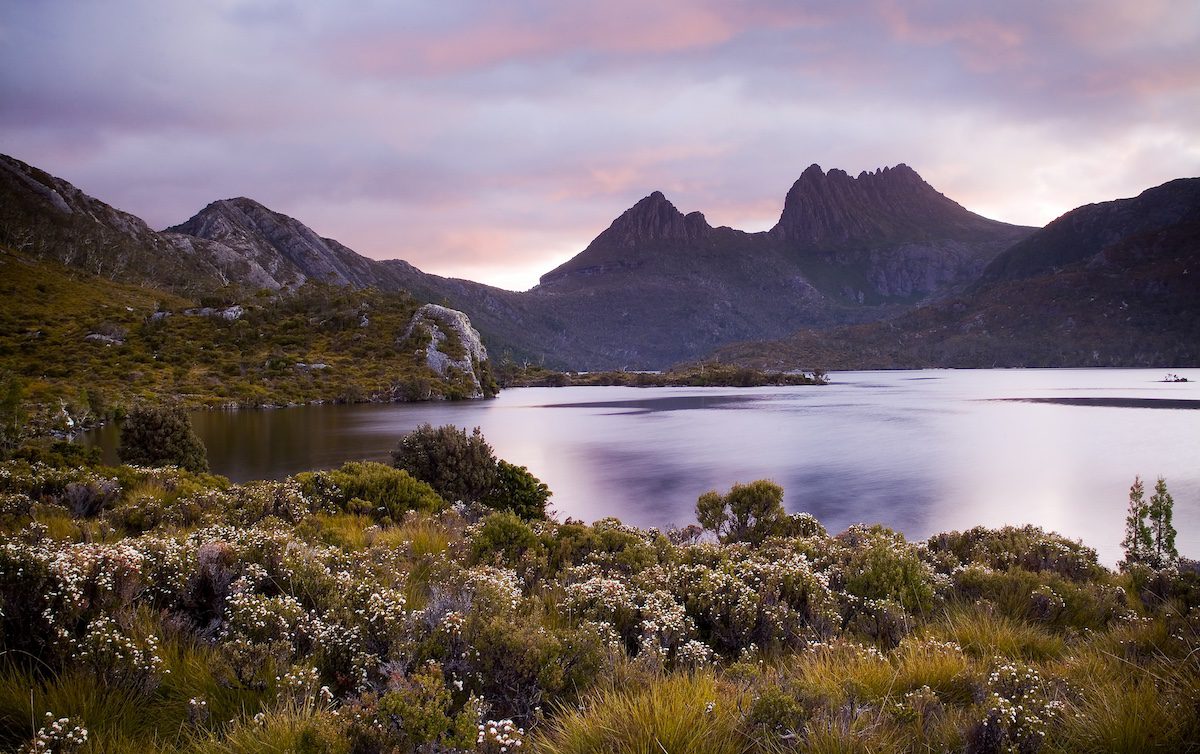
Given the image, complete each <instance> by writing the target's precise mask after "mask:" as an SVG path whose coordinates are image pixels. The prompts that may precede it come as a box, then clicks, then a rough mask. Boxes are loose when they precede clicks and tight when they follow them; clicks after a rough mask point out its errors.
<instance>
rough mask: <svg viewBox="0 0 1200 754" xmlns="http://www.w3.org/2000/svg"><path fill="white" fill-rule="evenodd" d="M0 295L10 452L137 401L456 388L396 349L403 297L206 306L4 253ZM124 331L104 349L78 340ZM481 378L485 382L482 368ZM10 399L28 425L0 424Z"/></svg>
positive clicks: (267, 402)
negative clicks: (18, 433) (222, 311)
mask: <svg viewBox="0 0 1200 754" xmlns="http://www.w3.org/2000/svg"><path fill="white" fill-rule="evenodd" d="M89 222H90V220H89ZM0 297H3V299H4V302H5V305H4V307H3V309H0V425H4V426H8V427H10V428H12V427H17V428H20V429H21V430H22V437H21V438H17V439H16V440H13V441H7V440H4V438H3V437H0V441H5V442H10V449H11V448H15V447H16V446H17V445H19V444H20V441H21V440H22V439H23V438H24V437H25V436H37V435H42V434H46V433H49V432H71V431H77V430H78V429H79V428H80V427H81V426H93V425H95V424H96V423H98V422H101V421H104V420H105V419H107V418H111V417H114V416H118V417H119V416H120V415H121V414H122V413H123V412H124V411H126V410H128V409H129V408H131V407H132V406H133V405H134V404H136V403H138V402H141V401H146V400H156V401H161V400H164V399H175V400H178V401H180V402H182V403H183V404H184V405H185V406H186V407H188V408H196V407H209V408H214V407H230V406H247V407H249V406H284V405H294V404H300V403H312V402H317V401H321V402H360V401H395V400H435V399H441V398H448V397H452V394H456V392H455V391H458V390H459V389H460V388H459V386H458V385H457V383H456V381H455V380H454V379H444V378H441V377H439V376H438V375H437V374H435V373H434V372H433V371H432V370H430V369H429V367H428V366H427V364H426V363H425V360H424V354H423V353H422V354H420V355H418V354H416V353H415V352H414V351H412V350H411V349H406V348H405V347H404V345H403V344H402V343H400V342H398V341H397V335H398V334H401V333H403V332H404V330H405V328H406V327H407V325H408V322H409V320H411V318H412V315H413V313H414V312H415V311H416V309H417V307H418V305H419V304H418V302H417V301H416V300H414V299H413V298H412V296H410V295H408V294H407V293H402V292H385V291H378V290H371V289H367V290H363V289H353V288H349V287H342V286H336V285H330V284H325V283H319V282H315V281H309V282H307V283H305V284H304V285H302V286H300V287H299V288H295V289H288V290H286V291H283V292H279V293H274V294H270V295H257V294H256V292H254V291H243V290H239V289H236V288H231V289H229V290H227V291H226V292H225V293H224V294H223V295H221V296H220V297H219V298H220V300H212V301H207V302H201V301H200V300H199V299H198V298H185V297H183V296H180V295H177V294H173V293H169V292H166V291H163V290H159V289H155V288H153V287H143V286H138V285H130V284H125V283H118V282H114V281H112V280H110V279H107V278H106V277H101V276H95V275H91V274H88V273H85V272H83V271H81V270H79V269H76V268H72V267H65V266H62V265H59V264H56V263H54V262H51V261H48V260H46V259H41V260H35V259H30V258H27V257H25V256H21V255H18V254H9V253H6V252H5V251H4V249H3V248H0ZM232 304H237V305H239V306H241V307H242V309H243V311H242V315H241V316H240V317H238V318H235V319H226V318H223V317H220V316H213V315H204V314H201V313H199V312H200V311H202V310H201V309H199V308H198V307H199V306H202V305H207V306H211V305H217V306H220V307H224V306H230V305H232ZM121 331H123V333H124V334H123V336H122V337H121V338H116V339H114V340H113V341H112V342H105V341H102V340H95V339H93V340H86V338H87V336H88V335H91V334H97V335H103V334H105V333H119V332H121ZM479 371H480V373H481V375H482V377H483V379H484V383H485V385H490V383H489V382H488V379H489V366H488V364H487V363H484V364H483V365H480V368H479ZM81 386H86V387H81ZM15 393H19V404H18V405H17V407H16V408H17V411H18V412H19V414H20V419H22V420H23V421H17V422H15V423H14V422H9V423H8V424H4V422H5V417H9V418H11V417H12V412H11V411H9V412H8V413H7V414H6V413H5V409H4V406H5V405H8V404H6V403H5V401H4V397H5V396H7V395H12V394H15ZM67 419H69V420H70V421H69V422H68V421H67Z"/></svg>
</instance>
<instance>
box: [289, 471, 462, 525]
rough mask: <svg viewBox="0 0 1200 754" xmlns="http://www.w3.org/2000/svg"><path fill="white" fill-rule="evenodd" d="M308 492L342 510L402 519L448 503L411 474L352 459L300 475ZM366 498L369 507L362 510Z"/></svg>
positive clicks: (428, 511)
mask: <svg viewBox="0 0 1200 754" xmlns="http://www.w3.org/2000/svg"><path fill="white" fill-rule="evenodd" d="M296 481H297V482H299V483H300V487H301V489H302V490H304V493H305V494H307V495H310V496H315V497H318V498H323V499H324V501H325V502H328V503H331V504H332V505H334V506H336V507H337V508H338V509H339V510H342V511H346V512H350V513H363V514H368V515H371V516H372V517H374V518H376V519H382V518H390V519H391V520H393V521H399V520H400V519H401V518H403V516H404V514H405V513H406V512H407V511H410V510H412V511H420V512H422V513H435V512H437V511H440V510H443V509H444V508H445V507H446V502H445V500H443V499H442V498H441V497H439V496H438V494H437V492H435V491H434V489H433V488H432V487H430V486H429V485H428V484H426V483H425V482H422V481H421V480H420V479H414V478H413V476H412V475H411V474H409V473H408V472H407V471H403V470H401V469H395V468H392V467H391V466H387V465H386V464H382V463H375V462H373V461H351V462H350V463H346V464H343V465H342V467H341V468H339V469H334V470H332V471H316V472H305V473H303V474H297V475H296ZM362 501H366V502H367V503H370V505H369V506H368V509H367V510H358V508H359V507H360V506H361V503H362Z"/></svg>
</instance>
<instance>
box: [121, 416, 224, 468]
mask: <svg viewBox="0 0 1200 754" xmlns="http://www.w3.org/2000/svg"><path fill="white" fill-rule="evenodd" d="M118 452H119V453H120V455H121V460H122V461H123V462H124V463H127V464H132V465H136V466H178V467H179V468H181V469H187V470H188V471H193V472H196V473H198V474H200V473H204V472H206V471H208V449H207V448H205V447H204V443H203V442H202V441H201V440H200V438H199V437H198V436H197V435H196V432H195V430H193V429H192V421H191V419H189V418H188V415H187V412H186V411H184V409H183V407H182V406H179V405H173V406H150V405H145V404H141V405H138V406H135V407H134V408H133V410H132V411H130V412H129V415H128V416H126V417H125V421H124V423H122V424H121V446H120V448H119V451H118Z"/></svg>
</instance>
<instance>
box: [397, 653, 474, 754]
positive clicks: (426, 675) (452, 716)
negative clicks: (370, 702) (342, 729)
mask: <svg viewBox="0 0 1200 754" xmlns="http://www.w3.org/2000/svg"><path fill="white" fill-rule="evenodd" d="M393 686H395V688H394V689H393V690H391V691H388V692H387V693H386V694H384V695H383V696H382V697H380V699H379V707H378V710H377V711H376V720H377V725H378V727H379V728H381V729H382V730H383V732H384V734H385V737H386V742H387V744H390V745H392V746H396V747H398V750H399V751H418V750H420V751H424V750H425V748H424V747H426V746H427V745H430V744H440V745H441V746H444V747H447V748H456V749H468V748H471V746H472V744H474V742H475V735H476V727H475V716H474V715H473V714H472V710H470V709H469V708H468V709H465V710H462V711H460V712H458V713H457V714H456V713H455V712H454V710H453V698H452V696H451V694H450V691H449V689H447V688H446V682H445V679H444V677H443V675H442V669H441V666H439V665H438V664H437V663H430V664H428V665H426V666H425V667H424V668H421V669H420V670H418V671H417V672H415V673H413V674H411V675H409V676H408V677H407V678H401V679H397V680H396V681H394V682H393Z"/></svg>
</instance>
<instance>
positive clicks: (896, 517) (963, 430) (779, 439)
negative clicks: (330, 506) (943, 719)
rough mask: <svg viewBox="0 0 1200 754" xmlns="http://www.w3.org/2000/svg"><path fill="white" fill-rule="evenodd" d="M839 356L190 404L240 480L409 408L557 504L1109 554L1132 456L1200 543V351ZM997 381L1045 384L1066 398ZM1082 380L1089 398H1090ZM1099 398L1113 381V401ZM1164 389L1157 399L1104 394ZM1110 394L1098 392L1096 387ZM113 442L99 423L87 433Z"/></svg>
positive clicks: (1192, 547) (393, 434) (373, 444)
mask: <svg viewBox="0 0 1200 754" xmlns="http://www.w3.org/2000/svg"><path fill="white" fill-rule="evenodd" d="M1165 373H1166V370H1160V369H1155V370H1124V369H1121V370H1116V369H1105V370H1100V369H1090V370H973V371H953V370H936V371H920V372H842V373H836V374H834V375H833V379H834V384H831V385H828V386H825V387H788V388H753V389H733V388H651V389H638V388H616V387H597V388H584V387H580V388H528V389H521V390H506V391H504V392H503V393H502V394H501V396H500V397H499V398H498V399H496V400H494V401H488V402H471V403H454V404H416V405H414V404H396V405H356V406H311V407H302V408H291V409H281V410H273V411H235V412H203V413H198V414H196V415H194V417H193V420H194V422H195V424H196V429H197V431H198V432H199V433H200V436H201V437H202V438H203V439H204V442H205V443H206V444H207V445H208V450H209V457H210V461H211V463H212V466H213V470H214V471H216V472H217V473H220V474H224V475H226V476H229V477H230V478H232V479H234V480H237V481H243V480H247V479H256V478H280V477H283V476H286V475H288V474H291V473H294V472H297V471H301V470H305V469H313V468H328V467H331V466H336V465H338V464H340V463H341V462H343V461H345V460H350V459H375V460H381V461H382V460H387V459H388V456H389V453H390V451H391V449H392V447H394V445H395V444H396V441H397V439H398V438H399V437H400V436H401V435H402V434H404V433H405V432H406V431H408V430H410V429H412V428H413V427H415V426H417V425H419V424H422V423H424V422H429V423H432V424H435V425H437V424H447V423H452V424H458V425H460V426H465V427H472V426H476V425H478V426H480V427H482V428H483V432H484V435H485V436H486V437H487V439H488V441H489V442H490V443H491V444H492V445H493V446H494V447H495V449H496V454H497V455H498V456H500V457H502V458H505V459H507V460H509V461H512V462H514V463H518V464H522V465H525V466H528V467H529V468H530V470H531V471H533V472H534V473H535V474H536V475H537V476H538V477H540V478H541V479H543V480H544V481H545V482H546V483H547V484H549V485H550V488H551V489H552V490H554V493H555V494H554V497H553V499H552V501H551V502H552V504H553V507H554V508H555V509H556V510H557V511H558V513H559V516H560V517H563V516H568V515H569V516H573V517H575V518H582V519H585V520H589V521H590V520H594V519H597V518H600V517H603V516H617V517H619V518H620V519H621V520H623V521H625V522H627V523H632V524H637V525H641V526H666V525H670V524H680V525H682V524H687V523H690V522H691V521H693V520H694V515H693V505H694V504H695V501H696V497H697V496H698V495H699V494H700V493H702V492H704V491H705V490H707V489H711V488H718V489H721V490H724V489H727V488H728V487H729V486H730V485H731V484H732V483H733V482H738V481H751V480H754V479H759V478H770V479H774V480H775V481H777V482H779V483H780V484H782V485H783V486H784V489H785V491H786V497H785V500H784V502H785V505H786V506H787V508H788V509H789V510H790V511H809V512H811V513H813V514H814V515H816V516H817V517H818V518H819V519H820V520H821V521H822V522H823V523H824V524H825V525H826V526H827V527H828V528H829V529H830V530H831V531H840V530H841V529H843V528H845V527H846V526H847V525H849V524H851V523H854V522H858V521H864V522H881V523H884V524H887V525H889V526H892V527H895V528H897V529H899V530H901V531H903V532H904V533H905V534H906V535H908V536H910V537H925V536H927V535H929V534H931V533H934V532H938V531H945V530H949V529H961V528H966V527H970V526H973V525H976V524H983V525H988V526H998V525H1002V524H1024V523H1033V524H1038V525H1040V526H1044V527H1046V528H1048V529H1053V530H1057V531H1060V532H1062V533H1064V534H1067V535H1069V536H1071V537H1073V538H1081V539H1083V540H1084V542H1085V543H1086V544H1088V545H1090V546H1092V547H1095V548H1097V549H1098V550H1099V551H1100V555H1101V558H1102V559H1103V560H1104V561H1106V562H1108V563H1109V564H1112V563H1114V562H1115V561H1116V560H1117V559H1118V558H1119V557H1120V554H1121V552H1120V547H1119V545H1118V543H1119V541H1120V539H1121V534H1122V527H1123V519H1124V512H1125V504H1126V500H1127V494H1128V488H1129V485H1130V484H1131V483H1132V481H1133V478H1134V475H1135V474H1140V475H1141V476H1142V477H1143V479H1147V480H1149V481H1148V484H1147V489H1148V492H1149V488H1151V487H1152V486H1153V481H1154V479H1155V478H1156V477H1158V476H1160V475H1161V476H1164V477H1166V479H1167V482H1168V485H1169V488H1170V491H1171V493H1172V494H1173V495H1174V498H1175V526H1176V528H1177V529H1178V530H1179V538H1178V545H1179V549H1180V551H1181V552H1182V553H1183V554H1185V555H1190V556H1192V557H1200V410H1195V409H1196V408H1198V407H1200V370H1181V371H1179V374H1180V375H1182V376H1186V377H1188V379H1189V380H1190V382H1188V383H1177V384H1167V383H1162V382H1159V380H1161V379H1162V378H1163V376H1164V374H1165ZM1009 399H1055V400H1066V401H1070V403H1069V404H1066V405H1064V404H1056V403H1049V402H1025V401H1023V400H1021V401H1014V400H1009ZM1096 399H1103V400H1098V403H1099V404H1100V405H1092V404H1091V401H1093V400H1096ZM1114 399H1115V400H1114ZM1157 399H1166V400H1167V401H1169V402H1165V403H1160V404H1158V405H1159V406H1170V407H1169V408H1164V407H1158V408H1150V407H1126V406H1122V405H1115V406H1114V405H1111V404H1112V403H1118V404H1124V403H1132V404H1137V403H1139V402H1146V401H1148V400H1157ZM1105 404H1109V405H1105ZM93 440H95V441H99V442H101V443H103V444H105V445H106V446H107V447H108V448H109V449H110V451H111V448H112V447H113V445H114V443H115V429H114V428H106V429H105V430H104V431H102V433H101V436H100V437H99V438H93Z"/></svg>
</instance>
